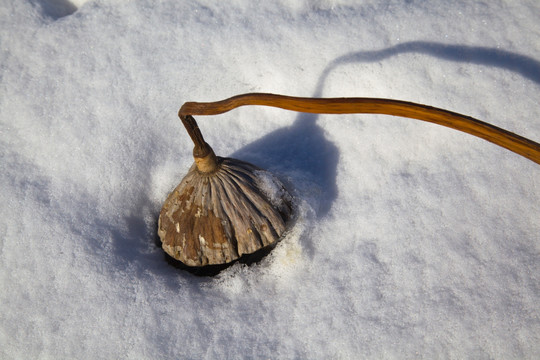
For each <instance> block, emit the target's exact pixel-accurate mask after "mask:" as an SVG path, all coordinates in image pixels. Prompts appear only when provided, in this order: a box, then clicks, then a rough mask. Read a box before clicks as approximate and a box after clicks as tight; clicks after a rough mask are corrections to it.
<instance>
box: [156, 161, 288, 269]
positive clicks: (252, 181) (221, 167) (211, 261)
mask: <svg viewBox="0 0 540 360" xmlns="http://www.w3.org/2000/svg"><path fill="white" fill-rule="evenodd" d="M212 155H213V153H212ZM213 156H214V155H213ZM215 159H217V161H216V163H217V167H216V168H215V169H212V171H208V170H207V169H205V171H201V169H204V167H203V165H201V163H200V162H198V161H197V160H198V158H197V157H196V158H195V160H196V163H195V164H193V166H192V167H191V169H190V170H189V172H188V173H187V175H186V176H185V177H184V179H183V180H182V181H181V182H180V184H179V185H178V186H177V187H176V189H174V191H173V192H172V193H171V194H170V195H169V196H168V197H167V200H166V201H165V203H164V205H163V208H162V210H161V213H160V216H159V224H158V235H159V237H160V239H161V242H162V246H163V249H164V250H165V252H166V253H167V254H169V255H170V256H172V257H173V258H174V259H176V260H179V261H181V262H182V263H184V264H185V265H188V266H206V265H217V264H226V263H230V262H232V261H235V260H236V259H238V258H240V257H241V256H242V255H244V254H251V253H254V252H256V251H257V250H260V249H262V248H266V247H269V246H273V245H275V244H276V243H277V241H278V240H279V239H280V237H281V236H282V235H283V233H284V232H285V230H286V225H287V222H288V221H289V219H290V218H291V213H292V205H291V201H292V198H291V196H290V194H289V193H288V192H287V190H286V189H285V187H284V186H283V185H282V184H281V183H280V182H279V180H277V179H276V178H275V177H274V176H272V175H271V174H269V173H268V172H266V171H264V170H261V169H259V168H258V167H256V166H254V165H251V164H249V163H246V162H243V161H240V160H235V159H230V158H220V157H215Z"/></svg>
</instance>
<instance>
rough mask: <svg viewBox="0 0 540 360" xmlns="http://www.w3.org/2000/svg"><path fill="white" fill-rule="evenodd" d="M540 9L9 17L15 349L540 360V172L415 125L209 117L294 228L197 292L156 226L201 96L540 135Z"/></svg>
mask: <svg viewBox="0 0 540 360" xmlns="http://www.w3.org/2000/svg"><path fill="white" fill-rule="evenodd" d="M539 11H540V3H538V2H537V1H534V0H530V1H527V0H520V1H510V0H506V1H505V0H496V1H489V2H470V1H465V0H452V1H415V0H411V1H397V0H396V1H395V0H383V1H375V0H367V1H352V0H349V1H347V0H343V1H341V0H335V1H331V0H321V1H307V0H306V1H301V0H296V1H288V2H287V1H280V0H268V1H265V2H262V3H258V2H253V1H248V0H236V1H231V2H211V1H205V0H194V1H184V2H180V1H174V0H161V1H150V0H130V1H121V0H88V1H80V0H79V1H71V2H70V1H68V0H12V1H9V0H5V1H2V2H0V48H1V50H0V158H1V161H0V167H1V170H0V188H1V189H2V191H1V192H0V204H1V206H0V219H1V220H0V235H1V236H0V289H1V290H0V309H1V311H0V358H2V359H20V358H42V359H68V358H94V359H111V358H133V359H141V358H144V359H177V358H193V359H199V358H201V359H202V358H207V359H214V358H285V359H288V358H306V359H317V358H320V359H327V358H343V359H356V358H399V359H403V358H417V357H419V358H428V359H430V358H469V357H471V358H500V359H509V358H520V359H521V358H523V359H525V358H528V359H534V358H539V357H540V305H539V304H540V267H539V265H540V191H539V190H540V167H539V166H538V165H537V164H535V163H533V162H532V161H529V160H527V159H524V158H522V157H520V156H518V155H515V154H513V153H511V152H509V151H507V150H505V149H502V148H499V147H497V146H495V145H492V144H490V143H488V142H485V141H483V140H480V139H477V138H475V137H472V136H470V135H467V134H464V133H460V132H457V131H454V130H450V129H447V128H442V127H439V126H436V125H433V124H427V123H422V122H419V121H415V120H410V119H401V118H392V117H388V116H375V115H319V116H316V115H306V114H298V113H294V112H287V111H283V110H278V109H272V108H266V107H244V108H240V109H237V110H234V111H232V112H230V113H227V114H223V115H219V116H215V117H214V116H213V117H202V116H201V117H197V120H198V122H199V126H200V127H201V130H202V132H203V134H204V135H205V138H206V141H207V142H208V143H209V144H211V145H212V147H213V148H214V150H215V152H216V154H218V155H220V156H231V157H235V158H240V159H242V160H245V161H250V162H253V163H254V164H256V165H258V166H260V167H263V168H265V169H268V170H270V171H272V172H273V173H274V174H275V175H276V176H278V177H279V178H280V179H281V180H282V181H283V182H284V183H285V184H286V185H287V186H289V187H290V188H291V191H292V193H293V195H294V196H295V197H296V201H297V203H298V204H299V209H298V211H299V214H298V219H297V221H296V223H295V224H294V226H293V227H292V229H291V230H290V232H289V233H288V235H287V237H286V238H285V239H283V240H282V242H280V243H279V245H278V246H277V247H276V248H275V249H274V250H273V251H272V252H271V253H270V254H269V255H268V256H267V257H266V258H264V259H263V260H262V261H261V262H260V263H258V264H254V265H252V266H246V265H243V264H236V265H234V266H233V267H231V268H229V269H227V270H225V271H223V272H222V273H220V274H219V275H217V276H216V277H196V276H194V275H192V274H190V273H187V272H185V271H182V270H179V269H176V268H174V267H172V266H170V265H168V263H167V262H166V261H165V258H164V255H163V251H162V250H161V249H160V248H159V247H157V246H156V226H157V215H158V213H159V210H160V208H161V205H162V203H163V201H164V200H165V198H166V196H167V194H168V193H169V192H170V191H171V190H172V189H173V188H174V187H175V186H176V185H177V184H178V183H179V182H180V180H181V178H182V176H183V174H185V173H186V172H187V170H188V168H189V166H190V165H191V163H192V161H193V159H192V157H191V150H192V144H191V143H190V139H189V137H188V136H187V134H186V133H185V130H184V129H183V128H182V125H181V123H180V121H179V120H178V118H177V116H176V113H177V111H178V108H179V107H180V106H181V105H182V103H183V102H185V101H212V100H220V99H223V98H227V97H230V96H233V95H236V94H240V93H246V92H274V93H281V94H287V95H295V96H325V97H343V96H369V97H387V98H395V99H400V100H407V101H414V102H418V103H424V104H427V105H431V106H438V107H441V108H445V109H448V110H452V111H456V112H459V113H463V114H467V115H470V116H473V117H476V118H479V119H481V120H484V121H487V122H489V123H492V124H494V125H497V126H500V127H503V128H505V129H508V130H510V131H513V132H516V133H518V134H520V135H523V136H526V137H528V138H530V139H532V140H535V141H540V121H539V120H538V119H539V118H540V107H539V105H538V94H539V91H540V41H539V40H538V39H539V36H540V25H539V24H538V21H537V20H538V19H537V17H538V16H537V14H538V13H539Z"/></svg>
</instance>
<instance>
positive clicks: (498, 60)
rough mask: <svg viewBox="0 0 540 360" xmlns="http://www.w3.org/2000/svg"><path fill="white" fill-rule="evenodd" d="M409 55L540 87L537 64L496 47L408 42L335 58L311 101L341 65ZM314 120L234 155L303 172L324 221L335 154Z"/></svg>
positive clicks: (332, 191)
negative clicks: (316, 193) (512, 75)
mask: <svg viewBox="0 0 540 360" xmlns="http://www.w3.org/2000/svg"><path fill="white" fill-rule="evenodd" d="M407 53H416V54H425V55H430V56H434V57H437V58H440V59H444V60H448V61H455V62H464V63H470V64H479V65H485V66H493V67H498V68H503V69H507V70H510V71H514V72H516V73H518V74H520V75H522V76H523V77H525V78H527V79H530V80H532V81H534V82H536V83H539V84H540V62H539V61H537V60H535V59H533V58H531V57H528V56H525V55H520V54H516V53H513V52H510V51H505V50H501V49H496V48H488V47H472V46H463V45H446V44H439V43H434V42H425V41H412V42H406V43H402V44H399V45H395V46H392V47H389V48H385V49H381V50H374V51H358V52H352V53H348V54H345V55H342V56H340V57H337V58H336V59H334V60H332V61H331V62H330V63H329V64H328V65H327V66H326V68H325V69H324V70H323V72H322V73H321V75H320V76H319V79H318V81H317V84H316V87H315V91H314V93H313V94H312V97H321V96H322V95H323V90H324V86H325V82H326V79H327V78H328V76H329V74H330V73H331V72H332V71H333V70H334V69H336V68H337V67H339V66H340V65H345V64H351V63H369V62H379V61H382V60H384V59H387V58H389V57H392V56H396V55H400V54H407ZM403 100H407V99H403ZM317 118H318V116H317V115H315V114H299V115H298V116H297V118H296V120H295V122H294V123H293V124H292V125H291V126H289V127H286V128H283V129H279V130H276V131H273V132H272V133H270V134H268V135H265V136H264V137H262V138H261V139H259V140H257V141H255V142H253V143H251V144H249V145H247V146H245V147H243V148H242V149H239V150H238V151H236V152H235V153H234V154H233V155H232V156H233V157H238V158H240V159H243V160H246V161H249V162H252V163H254V164H256V165H258V166H261V167H265V168H269V167H270V168H278V169H280V171H283V172H287V169H289V170H291V169H294V170H295V171H300V172H303V173H305V174H306V175H307V176H309V177H310V179H311V180H312V181H313V182H314V183H316V184H317V185H318V186H319V187H320V189H321V191H322V196H321V199H320V208H319V209H318V210H317V216H318V217H322V216H324V215H326V214H327V213H328V211H329V210H330V208H331V206H332V203H333V201H334V200H335V198H336V197H337V194H338V189H337V186H336V166H337V162H338V160H339V150H338V148H337V147H336V146H335V145H334V144H332V143H331V142H329V141H328V140H327V139H326V137H325V135H324V131H323V130H322V129H321V128H320V127H319V126H318V125H317ZM359 135H360V134H359Z"/></svg>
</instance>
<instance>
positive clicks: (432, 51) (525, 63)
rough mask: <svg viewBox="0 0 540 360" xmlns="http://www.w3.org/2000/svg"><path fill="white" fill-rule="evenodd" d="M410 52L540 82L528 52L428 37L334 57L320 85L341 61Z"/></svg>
mask: <svg viewBox="0 0 540 360" xmlns="http://www.w3.org/2000/svg"><path fill="white" fill-rule="evenodd" d="M407 53H416V54H424V55H429V56H434V57H437V58H439V59H443V60H448V61H454V62H463V63H469V64H478V65H484V66H492V67H497V68H501V69H506V70H510V71H513V72H515V73H518V74H520V75H521V76H523V77H524V78H527V79H529V80H532V81H534V82H535V83H537V84H540V62H539V61H538V60H535V59H533V58H531V57H529V56H526V55H521V54H516V53H513V52H510V51H506V50H501V49H497V48H489V47H482V46H465V45H447V44H439V43H435V42H428V41H410V42H405V43H401V44H398V45H395V46H391V47H388V48H385V49H381V50H373V51H358V52H352V53H349V54H345V55H342V56H340V57H338V58H336V59H334V60H332V61H331V62H330V63H329V64H328V66H326V68H325V69H324V71H323V72H322V74H321V76H320V77H319V81H318V83H317V89H322V88H323V86H324V82H325V81H326V78H327V77H328V75H329V74H330V73H331V72H332V70H334V69H335V68H337V67H338V66H340V65H344V64H351V63H369V62H377V61H382V60H384V59H387V58H389V57H392V56H396V55H400V54H407Z"/></svg>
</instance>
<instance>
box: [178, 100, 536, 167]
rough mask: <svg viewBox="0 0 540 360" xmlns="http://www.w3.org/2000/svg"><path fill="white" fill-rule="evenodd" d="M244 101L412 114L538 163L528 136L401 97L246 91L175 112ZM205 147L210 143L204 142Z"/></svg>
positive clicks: (322, 110) (201, 111)
mask: <svg viewBox="0 0 540 360" xmlns="http://www.w3.org/2000/svg"><path fill="white" fill-rule="evenodd" d="M245 105H262V106H272V107H277V108H281V109H285V110H291V111H298V112H306V113H314V114H384V115H394V116H400V117H406V118H412V119H417V120H422V121H427V122H431V123H435V124H439V125H442V126H446V127H449V128H452V129H455V130H459V131H463V132H466V133H468V134H471V135H474V136H476V137H479V138H482V139H484V140H487V141H489V142H492V143H494V144H496V145H499V146H502V147H504V148H506V149H508V150H510V151H513V152H514V153H516V154H519V155H521V156H524V157H526V158H527V159H529V160H532V161H534V162H535V163H537V164H540V144H538V143H536V142H534V141H532V140H529V139H527V138H525V137H523V136H520V135H517V134H514V133H512V132H510V131H508V130H505V129H502V128H499V127H497V126H494V125H491V124H488V123H486V122H483V121H480V120H477V119H475V118H472V117H470V116H466V115H462V114H458V113H455V112H452V111H448V110H444V109H439V108H436V107H432V106H427V105H422V104H417V103H413V102H408V101H401V100H393V99H380V98H364V97H356V98H305V97H293V96H285V95H277V94H267V93H249V94H242V95H237V96H233V97H231V98H229V99H225V100H221V101H215V102H186V103H185V104H184V105H182V107H181V108H180V110H179V112H178V115H179V116H180V118H181V119H182V121H183V122H184V125H185V126H186V122H185V119H189V118H191V119H193V117H191V115H217V114H222V113H225V112H227V111H230V110H232V109H235V108H237V107H240V106H245ZM193 123H194V124H195V125H194V127H193V125H192V124H191V125H190V129H188V126H186V130H188V133H189V134H190V136H191V138H192V140H193V142H194V143H195V148H196V149H197V148H200V149H201V151H202V152H204V149H206V148H205V147H204V146H202V145H201V142H202V143H204V140H203V139H202V135H200V130H199V128H198V127H197V125H196V123H195V120H194V119H193ZM199 135H200V138H199ZM204 144H206V143H204ZM206 146H208V144H206ZM208 148H210V147H209V146H208ZM210 150H211V148H210ZM194 154H195V150H194Z"/></svg>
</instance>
